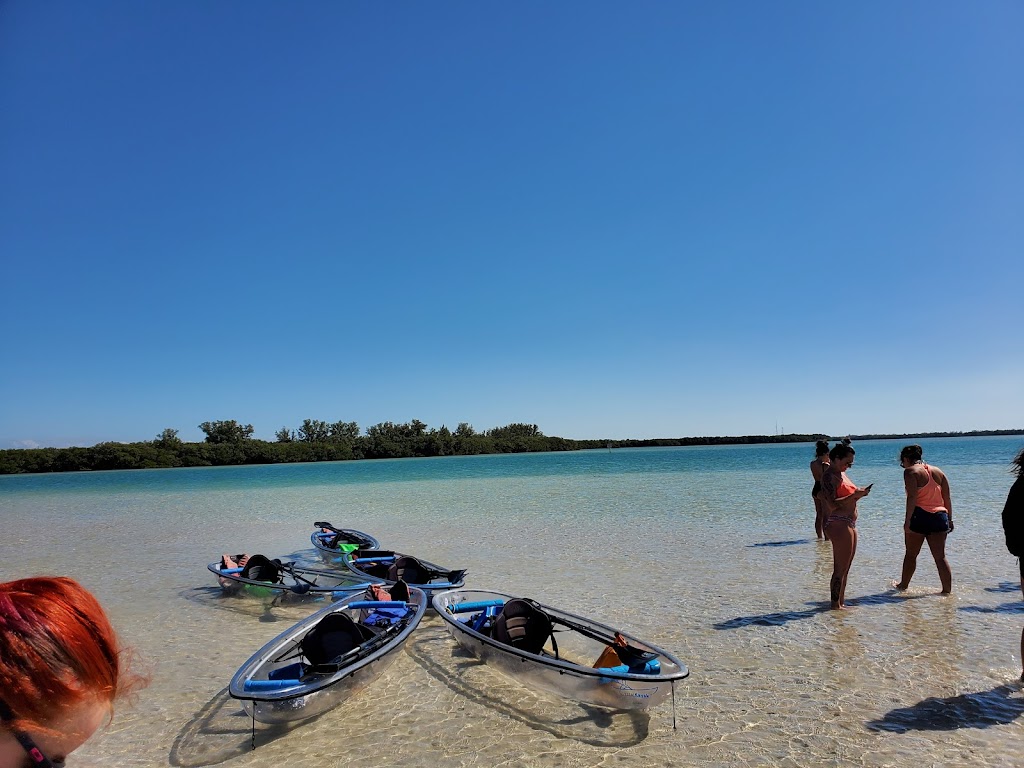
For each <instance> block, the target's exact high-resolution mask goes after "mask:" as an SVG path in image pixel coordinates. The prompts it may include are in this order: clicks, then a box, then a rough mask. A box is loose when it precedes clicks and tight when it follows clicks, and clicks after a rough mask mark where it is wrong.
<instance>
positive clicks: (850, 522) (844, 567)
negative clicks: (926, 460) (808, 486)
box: [818, 443, 871, 610]
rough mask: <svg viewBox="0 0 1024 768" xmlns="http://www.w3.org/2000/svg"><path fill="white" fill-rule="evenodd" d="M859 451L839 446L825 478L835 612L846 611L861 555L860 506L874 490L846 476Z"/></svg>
mask: <svg viewBox="0 0 1024 768" xmlns="http://www.w3.org/2000/svg"><path fill="white" fill-rule="evenodd" d="M855 454H856V451H855V450H853V446H852V445H847V444H844V443H839V444H838V445H836V446H835V447H833V448H832V450H831V451H829V453H828V456H829V459H830V460H831V463H830V464H829V465H828V467H827V468H826V469H825V471H824V472H823V473H822V475H821V492H820V493H819V494H818V498H820V499H821V500H822V501H823V502H824V504H825V515H826V520H825V530H826V532H827V534H828V538H829V540H830V541H831V542H832V580H831V582H830V583H829V592H830V594H831V597H832V608H833V609H836V610H842V609H844V608H846V603H845V600H846V578H847V576H849V575H850V566H851V565H853V556H854V555H855V554H857V502H858V501H859V500H860V499H862V498H864V497H865V496H867V495H868V494H869V493H871V486H870V485H868V486H866V487H864V488H858V487H857V486H856V485H854V484H853V482H851V480H850V479H849V478H848V477H847V476H846V470H848V469H849V468H850V467H852V466H853V458H854V455H855Z"/></svg>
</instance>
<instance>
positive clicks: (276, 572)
mask: <svg viewBox="0 0 1024 768" xmlns="http://www.w3.org/2000/svg"><path fill="white" fill-rule="evenodd" d="M239 576H241V577H242V578H243V579H250V580H251V581H266V582H269V583H271V584H276V583H277V582H279V581H280V580H281V561H280V560H271V559H270V558H269V557H267V556H266V555H253V556H252V557H250V558H249V561H248V562H247V563H246V564H245V567H244V568H243V569H242V572H241V573H240V574H239Z"/></svg>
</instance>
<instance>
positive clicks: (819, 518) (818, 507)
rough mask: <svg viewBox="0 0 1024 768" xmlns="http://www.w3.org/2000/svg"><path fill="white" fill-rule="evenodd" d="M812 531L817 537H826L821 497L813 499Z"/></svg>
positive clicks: (823, 507)
mask: <svg viewBox="0 0 1024 768" xmlns="http://www.w3.org/2000/svg"><path fill="white" fill-rule="evenodd" d="M814 533H815V535H816V536H817V537H818V538H819V539H828V533H827V532H826V531H825V505H824V504H823V503H822V501H821V499H818V498H815V499H814Z"/></svg>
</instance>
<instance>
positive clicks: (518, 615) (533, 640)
mask: <svg viewBox="0 0 1024 768" xmlns="http://www.w3.org/2000/svg"><path fill="white" fill-rule="evenodd" d="M552 629H553V628H552V624H551V617H550V616H548V615H547V614H546V613H544V611H542V610H541V609H540V608H538V607H537V606H536V605H535V604H534V603H533V601H532V600H525V599H523V598H518V597H517V598H513V599H511V600H509V601H508V602H506V603H505V605H504V606H503V607H502V609H501V613H499V614H498V618H496V619H495V620H494V628H493V629H492V630H491V637H493V638H494V639H495V640H497V641H498V642H499V643H504V644H505V645H511V646H512V647H513V648H518V649H520V650H522V651H526V652H527V653H540V652H541V650H542V649H543V648H544V644H545V643H546V642H547V640H548V638H549V637H551V633H552Z"/></svg>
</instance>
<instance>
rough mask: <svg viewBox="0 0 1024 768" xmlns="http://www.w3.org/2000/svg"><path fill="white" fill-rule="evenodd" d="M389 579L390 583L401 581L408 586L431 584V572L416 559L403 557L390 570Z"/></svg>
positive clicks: (407, 556)
mask: <svg viewBox="0 0 1024 768" xmlns="http://www.w3.org/2000/svg"><path fill="white" fill-rule="evenodd" d="M388 579H389V580H390V581H398V580H399V579H401V580H402V581H404V582H405V583H406V584H429V583H430V571H428V570H427V569H426V568H425V567H424V565H423V563H421V562H420V561H419V560H417V559H416V558H415V557H411V556H409V555H402V556H401V557H399V558H398V559H396V560H395V562H394V563H392V565H391V567H390V568H389V569H388Z"/></svg>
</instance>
